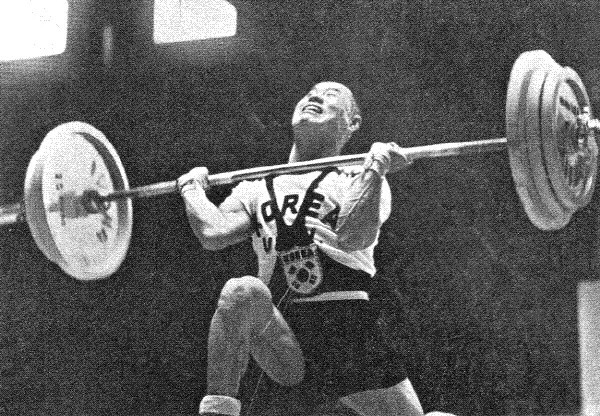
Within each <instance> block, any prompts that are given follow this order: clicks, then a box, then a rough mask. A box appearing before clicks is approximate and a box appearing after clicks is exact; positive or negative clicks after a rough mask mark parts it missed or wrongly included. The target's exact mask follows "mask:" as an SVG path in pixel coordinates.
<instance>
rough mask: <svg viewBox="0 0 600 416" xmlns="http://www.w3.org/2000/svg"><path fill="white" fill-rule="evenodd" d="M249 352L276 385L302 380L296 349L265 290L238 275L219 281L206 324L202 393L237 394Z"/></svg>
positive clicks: (289, 333)
mask: <svg viewBox="0 0 600 416" xmlns="http://www.w3.org/2000/svg"><path fill="white" fill-rule="evenodd" d="M250 353H252V354H253V356H254V357H255V358H256V360H257V362H258V363H259V365H261V367H263V369H264V370H265V371H266V372H267V374H269V375H270V376H272V377H273V378H274V379H275V380H276V381H278V382H282V383H284V384H295V383H297V382H299V381H301V380H302V378H303V376H304V362H303V359H302V354H301V351H300V347H299V345H298V342H297V341H296V338H295V337H294V335H293V334H292V332H291V330H290V328H289V327H288V325H287V324H286V323H285V321H284V319H283V317H282V316H281V313H279V311H278V310H277V309H276V308H275V307H274V306H273V303H272V300H271V293H270V291H269V288H268V287H267V286H266V285H265V284H264V283H263V282H262V281H261V280H259V279H257V278H256V277H252V276H244V277H240V278H235V279H230V280H229V281H227V283H225V286H224V287H223V290H222V291H221V295H220V297H219V302H218V306H217V309H216V311H215V314H214V315H213V318H212V321H211V325H210V331H209V337H208V368H207V394H208V395H223V396H229V397H235V396H237V394H238V389H239V384H240V379H241V377H242V375H243V373H244V372H245V371H246V368H247V365H248V360H249V354H250Z"/></svg>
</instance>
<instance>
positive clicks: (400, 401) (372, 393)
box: [339, 378, 454, 416]
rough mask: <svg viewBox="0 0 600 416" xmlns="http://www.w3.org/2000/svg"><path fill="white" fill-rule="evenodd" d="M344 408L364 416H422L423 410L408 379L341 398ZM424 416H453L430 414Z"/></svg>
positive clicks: (450, 415) (442, 413)
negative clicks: (386, 386) (387, 386)
mask: <svg viewBox="0 0 600 416" xmlns="http://www.w3.org/2000/svg"><path fill="white" fill-rule="evenodd" d="M339 401H340V402H341V403H342V404H343V405H344V406H346V407H349V408H350V409H352V410H354V411H355V412H356V413H358V414H359V415H364V416H367V415H368V416H399V415H402V416H405V415H406V416H422V415H423V408H422V407H421V402H420V401H419V398H418V397H417V393H416V392H415V389H414V388H413V386H412V383H411V382H410V380H409V379H408V378H406V379H404V380H402V381H401V382H400V383H398V384H396V385H395V386H392V387H389V388H386V389H377V390H366V391H361V392H358V393H353V394H350V395H348V396H345V397H342V398H341V399H340V400H339ZM426 416H454V415H453V414H451V413H444V412H430V413H427V415H426Z"/></svg>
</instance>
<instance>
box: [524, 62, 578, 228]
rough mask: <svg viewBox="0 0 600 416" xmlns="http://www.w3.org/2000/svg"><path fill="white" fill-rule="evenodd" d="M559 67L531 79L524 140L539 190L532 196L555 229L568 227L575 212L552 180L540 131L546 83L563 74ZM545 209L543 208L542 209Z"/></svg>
mask: <svg viewBox="0 0 600 416" xmlns="http://www.w3.org/2000/svg"><path fill="white" fill-rule="evenodd" d="M560 71H561V68H560V67H559V66H558V65H553V66H550V67H544V68H539V69H537V70H535V71H534V72H533V74H532V75H531V78H530V81H529V86H528V88H527V98H526V99H527V104H526V111H525V125H524V136H523V137H525V142H526V144H527V154H528V156H529V168H530V172H531V175H532V177H531V179H532V180H530V181H529V182H530V183H531V184H532V185H533V186H534V187H535V188H531V189H530V195H532V198H533V195H535V196H536V199H537V200H538V201H539V202H540V204H542V205H543V206H544V207H545V212H546V213H547V217H546V218H545V220H546V221H547V223H548V224H552V225H551V229H560V228H563V227H565V226H566V225H567V224H568V223H569V221H570V220H571V215H572V213H573V211H571V210H569V209H566V208H565V207H564V206H563V205H562V204H561V203H560V201H559V200H558V197H557V196H556V194H555V193H554V190H553V189H552V184H551V183H550V180H549V179H548V174H547V172H546V164H545V161H544V157H543V151H542V138H541V128H540V106H541V97H542V92H543V89H544V87H545V81H546V79H547V78H548V76H549V75H550V74H551V73H555V72H560ZM540 209H541V206H540Z"/></svg>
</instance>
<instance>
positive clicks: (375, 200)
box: [337, 169, 383, 251]
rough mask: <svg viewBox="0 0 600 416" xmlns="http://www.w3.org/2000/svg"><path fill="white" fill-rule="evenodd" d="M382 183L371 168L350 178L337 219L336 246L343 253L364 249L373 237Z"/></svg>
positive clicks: (377, 221) (371, 242) (375, 230)
mask: <svg viewBox="0 0 600 416" xmlns="http://www.w3.org/2000/svg"><path fill="white" fill-rule="evenodd" d="M382 180H383V179H382V177H381V176H380V175H379V174H378V173H377V172H375V171H373V170H371V169H368V170H366V171H365V172H364V173H363V174H361V175H357V176H356V177H355V178H354V180H353V182H352V184H351V186H350V188H349V189H348V193H347V196H346V199H345V201H344V204H343V205H342V207H341V210H340V215H339V218H338V227H337V235H338V244H339V246H340V248H342V249H343V250H347V251H354V250H360V249H364V248H366V247H369V246H370V245H371V244H373V242H374V241H375V239H376V238H377V232H378V231H379V227H380V225H381V224H380V219H379V210H380V208H379V207H380V201H381V185H382Z"/></svg>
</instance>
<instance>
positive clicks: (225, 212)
mask: <svg viewBox="0 0 600 416" xmlns="http://www.w3.org/2000/svg"><path fill="white" fill-rule="evenodd" d="M182 196H183V199H184V201H185V208H186V213H187V217H188V220H189V222H190V225H191V227H192V230H193V231H194V234H195V235H196V237H198V239H199V240H200V242H201V243H202V246H203V247H204V248H205V249H207V250H221V249H223V248H225V247H227V246H230V245H233V244H236V243H239V242H241V241H243V240H245V239H246V238H248V237H249V236H250V234H251V229H252V222H251V219H250V216H249V215H248V213H247V212H246V210H245V209H244V207H243V205H242V203H241V202H240V201H237V200H235V199H229V198H228V199H226V200H225V201H224V202H223V203H222V204H221V205H220V206H219V207H217V206H216V205H214V204H213V203H212V202H210V201H209V200H208V198H207V197H206V194H205V192H204V190H203V189H202V188H201V187H194V188H191V189H186V190H184V192H183V193H182Z"/></svg>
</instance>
